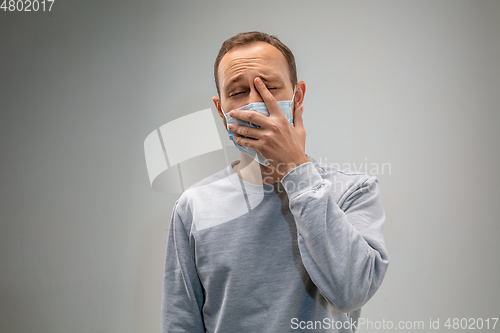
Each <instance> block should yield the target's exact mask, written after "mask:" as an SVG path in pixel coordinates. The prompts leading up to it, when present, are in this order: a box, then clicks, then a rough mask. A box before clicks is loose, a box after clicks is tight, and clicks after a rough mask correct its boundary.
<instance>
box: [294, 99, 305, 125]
mask: <svg viewBox="0 0 500 333" xmlns="http://www.w3.org/2000/svg"><path fill="white" fill-rule="evenodd" d="M303 112H304V107H303V106H302V105H301V106H300V107H298V108H297V109H295V112H294V114H293V118H294V120H293V124H294V127H295V128H300V129H303V128H304V122H303V120H302V113H303Z"/></svg>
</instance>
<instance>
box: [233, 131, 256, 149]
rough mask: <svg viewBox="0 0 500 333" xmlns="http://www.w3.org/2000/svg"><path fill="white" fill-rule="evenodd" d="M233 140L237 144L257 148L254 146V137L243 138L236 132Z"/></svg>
mask: <svg viewBox="0 0 500 333" xmlns="http://www.w3.org/2000/svg"><path fill="white" fill-rule="evenodd" d="M233 140H234V142H236V143H237V144H239V145H241V146H245V147H250V148H253V149H255V150H257V148H256V147H255V146H256V142H257V140H255V139H252V138H244V137H242V136H240V135H239V134H236V135H234V136H233ZM257 151H258V150H257Z"/></svg>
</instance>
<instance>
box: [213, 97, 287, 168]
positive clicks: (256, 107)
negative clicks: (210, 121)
mask: <svg viewBox="0 0 500 333" xmlns="http://www.w3.org/2000/svg"><path fill="white" fill-rule="evenodd" d="M294 99H295V89H294V90H293V97H292V100H291V101H279V102H278V105H279V107H280V109H281V112H283V115H284V116H285V118H286V120H288V122H289V123H290V124H292V126H293V110H292V103H293V100H294ZM221 109H222V107H221ZM237 110H253V111H257V112H259V113H261V114H263V115H264V116H266V117H269V111H268V110H267V107H266V103H264V102H258V103H250V104H247V105H245V106H242V107H241V108H239V109H237ZM222 112H224V110H222ZM224 115H225V116H226V123H227V126H229V124H236V125H240V126H248V127H254V128H260V126H257V125H254V124H252V123H249V122H247V121H243V120H240V119H235V118H233V117H231V116H230V115H229V112H228V113H224ZM227 131H228V133H229V140H231V141H233V143H234V145H235V146H236V148H238V150H239V151H241V152H243V153H245V154H247V155H248V156H250V157H251V158H253V159H254V160H256V161H257V162H259V163H260V164H262V165H265V166H268V165H269V162H267V161H266V159H265V158H264V157H263V156H262V155H261V154H260V153H259V152H258V151H256V150H255V149H253V148H250V147H245V146H242V145H239V144H237V143H236V142H234V140H233V136H234V133H233V132H231V131H230V130H229V129H228V130H227ZM242 137H244V138H245V136H242Z"/></svg>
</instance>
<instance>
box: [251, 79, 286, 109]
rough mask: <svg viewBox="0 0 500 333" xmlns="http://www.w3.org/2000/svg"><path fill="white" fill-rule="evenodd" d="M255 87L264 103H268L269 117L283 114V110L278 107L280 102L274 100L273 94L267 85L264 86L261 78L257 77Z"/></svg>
mask: <svg viewBox="0 0 500 333" xmlns="http://www.w3.org/2000/svg"><path fill="white" fill-rule="evenodd" d="M254 85H255V88H256V89H257V91H258V92H259V94H260V96H261V97H262V100H263V101H264V103H266V107H267V110H268V111H269V115H272V114H281V109H280V107H279V105H278V102H277V101H276V99H275V98H274V96H273V94H271V92H270V91H269V89H267V87H266V85H265V84H264V82H262V79H261V78H260V77H258V76H257V77H256V78H255V79H254Z"/></svg>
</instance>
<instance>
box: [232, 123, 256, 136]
mask: <svg viewBox="0 0 500 333" xmlns="http://www.w3.org/2000/svg"><path fill="white" fill-rule="evenodd" d="M228 128H229V130H230V131H231V132H233V133H236V134H238V135H241V136H245V137H248V138H252V139H258V138H259V137H260V131H261V130H260V129H258V128H254V127H250V126H241V125H236V124H229V126H228Z"/></svg>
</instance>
